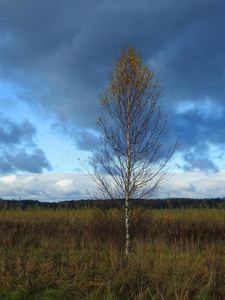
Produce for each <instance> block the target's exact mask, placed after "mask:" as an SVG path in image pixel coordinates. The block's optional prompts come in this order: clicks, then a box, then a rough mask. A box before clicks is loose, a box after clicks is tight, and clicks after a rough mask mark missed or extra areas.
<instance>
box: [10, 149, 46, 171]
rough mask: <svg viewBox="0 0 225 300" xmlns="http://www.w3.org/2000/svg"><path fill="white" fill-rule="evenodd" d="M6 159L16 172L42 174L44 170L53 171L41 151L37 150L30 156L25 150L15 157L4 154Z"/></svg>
mask: <svg viewBox="0 0 225 300" xmlns="http://www.w3.org/2000/svg"><path fill="white" fill-rule="evenodd" d="M4 159H5V160H6V161H7V162H8V164H9V165H11V166H12V169H14V170H15V171H23V172H29V173H42V170H43V168H45V169H47V170H51V166H50V165H49V162H48V161H47V159H46V157H45V155H44V152H43V151H42V150H40V149H36V150H35V151H34V152H33V153H31V154H28V153H27V152H26V150H24V149H21V150H20V151H19V152H18V153H16V154H15V155H12V154H9V153H4Z"/></svg>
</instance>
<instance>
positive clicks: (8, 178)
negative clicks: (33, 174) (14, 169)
mask: <svg viewBox="0 0 225 300" xmlns="http://www.w3.org/2000/svg"><path fill="white" fill-rule="evenodd" d="M16 179H17V176H16V175H9V176H4V177H1V178H0V181H1V182H3V183H5V184H11V183H14V182H15V181H16Z"/></svg>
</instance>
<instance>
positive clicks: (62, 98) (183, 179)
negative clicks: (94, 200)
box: [0, 0, 225, 201]
mask: <svg viewBox="0 0 225 300" xmlns="http://www.w3.org/2000/svg"><path fill="white" fill-rule="evenodd" d="M224 16H225V2H224V1H223V0H198V1H196V0H189V1H180V0H171V1H168V0H157V1H155V0H154V1H153V0H139V1H136V0H135V1H134V0H114V1H109V0H107V1H106V0H95V1H92V0H76V1H74V0H64V1H60V0H48V1H43V0H32V1H30V0H10V1H8V0H0V91H1V93H0V197H2V198H4V199H12V198H13V199H20V198H22V199H38V200H40V201H42V200H44V201H59V200H70V199H85V198H87V197H90V195H89V194H88V192H87V191H89V193H92V192H94V186H93V183H92V181H91V180H90V178H89V177H88V176H87V175H86V173H85V170H84V169H82V166H81V165H80V163H79V161H78V158H80V159H85V158H86V157H88V156H89V155H90V153H92V152H90V151H95V150H96V149H97V146H98V144H99V140H98V136H99V135H98V131H97V127H96V119H97V117H98V115H99V111H100V103H99V98H98V96H99V95H100V94H101V92H102V89H103V88H104V86H105V85H107V84H108V83H109V76H108V75H109V72H110V70H111V68H112V67H113V62H114V59H115V57H116V55H117V54H118V53H119V52H120V49H121V47H122V46H123V45H124V43H125V42H128V43H129V42H131V43H134V44H135V47H136V49H137V51H138V52H140V53H141V57H142V60H143V62H144V63H146V64H148V66H149V68H150V70H151V71H152V72H153V73H154V74H155V76H156V77H157V78H159V79H160V80H161V84H162V86H163V87H164V91H163V97H162V99H161V100H162V102H163V103H164V105H165V111H166V112H168V114H169V119H170V121H171V123H172V124H173V135H174V137H175V136H178V135H182V140H181V143H182V146H181V147H180V148H179V151H178V152H177V153H176V156H175V158H174V160H173V165H172V174H173V176H172V177H171V178H170V179H169V180H168V182H166V183H165V184H164V186H163V187H162V189H161V190H160V191H159V192H158V193H157V195H154V196H155V197H158V198H165V197H192V198H205V197H208V198H211V197H225V154H224V153H225V39H224V32H225V18H224Z"/></svg>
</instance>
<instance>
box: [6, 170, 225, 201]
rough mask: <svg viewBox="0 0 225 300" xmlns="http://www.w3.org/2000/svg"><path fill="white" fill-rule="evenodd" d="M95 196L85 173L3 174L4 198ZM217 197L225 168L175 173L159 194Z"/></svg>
mask: <svg viewBox="0 0 225 300" xmlns="http://www.w3.org/2000/svg"><path fill="white" fill-rule="evenodd" d="M87 190H88V191H90V194H91V195H93V196H95V195H96V193H95V192H96V190H95V187H94V184H93V182H92V181H91V179H90V178H89V177H88V176H87V175H85V174H84V173H80V174H77V173H62V174H61V173H55V174H36V175H32V176H30V175H10V176H3V177H0V197H2V198H3V199H19V198H20V197H21V198H22V199H34V200H35V199H38V200H40V201H59V200H73V199H85V198H89V195H88V194H87ZM168 195H169V197H177V198H181V197H185V198H216V197H224V196H225V169H223V170H221V171H220V172H219V173H217V174H214V175H213V177H212V176H207V175H206V174H204V173H201V172H185V173H178V172H177V173H174V176H173V177H172V178H171V179H170V180H169V181H167V182H166V183H165V184H164V185H163V186H162V188H161V189H160V190H159V192H158V194H157V195H155V196H156V197H158V198H167V197H168Z"/></svg>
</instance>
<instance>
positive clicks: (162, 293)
mask: <svg viewBox="0 0 225 300" xmlns="http://www.w3.org/2000/svg"><path fill="white" fill-rule="evenodd" d="M124 227H125V225H124V218H123V214H122V212H120V210H118V209H111V210H107V211H104V210H100V209H87V210H80V211H72V210H66V209H64V210H60V209H59V210H56V211H52V210H39V209H30V210H27V211H20V210H11V211H10V210H9V211H1V212H0V299H13V300H14V299H15V300H16V299H112V300H113V299H123V300H124V299H168V300H170V299H176V300H178V299H179V300H185V299H197V300H200V299H202V300H203V299H204V300H205V299H215V300H219V299H225V296H224V295H225V247H224V246H225V211H224V210H216V209H213V210H209V209H204V210H203V209H202V210H146V209H145V210H143V209H138V208H137V209H134V210H133V212H132V214H131V228H130V229H131V236H132V250H131V257H130V260H129V263H127V261H126V259H125V256H124V245H125V238H124Z"/></svg>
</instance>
